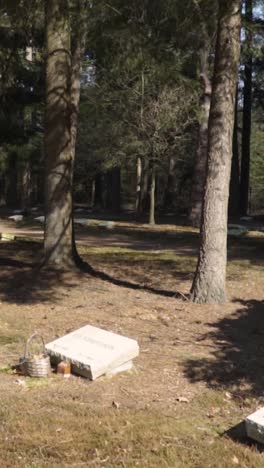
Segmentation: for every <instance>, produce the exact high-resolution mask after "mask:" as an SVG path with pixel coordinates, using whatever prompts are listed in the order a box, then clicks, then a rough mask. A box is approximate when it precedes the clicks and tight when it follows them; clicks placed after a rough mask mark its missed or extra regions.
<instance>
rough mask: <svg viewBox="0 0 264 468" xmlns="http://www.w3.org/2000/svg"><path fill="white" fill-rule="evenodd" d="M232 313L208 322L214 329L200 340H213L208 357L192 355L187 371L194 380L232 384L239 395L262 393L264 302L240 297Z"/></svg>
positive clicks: (230, 385) (221, 386)
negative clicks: (195, 357)
mask: <svg viewBox="0 0 264 468" xmlns="http://www.w3.org/2000/svg"><path fill="white" fill-rule="evenodd" d="M234 302H237V303H239V304H240V306H241V307H240V308H239V309H238V310H237V311H236V312H235V313H233V314H232V315H231V316H230V317H226V318H223V319H221V320H219V321H218V322H215V323H209V324H207V325H208V326H209V327H211V329H212V330H211V331H209V332H208V333H206V334H204V335H202V336H201V337H200V340H199V341H203V340H207V339H209V340H213V342H214V345H215V347H214V349H212V351H211V355H210V356H209V357H208V358H203V359H189V360H187V361H186V362H185V363H184V372H185V375H186V376H187V377H188V379H189V380H190V381H191V382H199V381H205V382H207V384H208V385H209V386H211V387H213V388H225V387H226V388H228V387H229V388H232V389H233V391H234V392H236V394H237V395H238V396H249V395H251V396H259V395H263V388H264V302H263V301H257V300H250V301H241V300H235V301H234Z"/></svg>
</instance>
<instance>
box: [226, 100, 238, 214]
mask: <svg viewBox="0 0 264 468" xmlns="http://www.w3.org/2000/svg"><path fill="white" fill-rule="evenodd" d="M237 105H238V98H237V93H236V104H235V118H234V132H233V155H232V165H231V179H230V188H229V193H230V195H229V207H228V213H229V215H230V216H239V196H240V193H239V176H240V170H239V144H238V118H237V117H238V116H237V112H238V109H237Z"/></svg>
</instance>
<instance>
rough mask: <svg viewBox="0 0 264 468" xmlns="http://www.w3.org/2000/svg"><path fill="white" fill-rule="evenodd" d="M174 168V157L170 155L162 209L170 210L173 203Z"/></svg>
mask: <svg viewBox="0 0 264 468" xmlns="http://www.w3.org/2000/svg"><path fill="white" fill-rule="evenodd" d="M175 167H176V156H175V154H174V155H173V154H171V155H170V157H169V167H168V178H167V186H166V189H165V195H164V202H163V207H164V208H165V209H172V208H173V204H174V202H175V199H174V198H175Z"/></svg>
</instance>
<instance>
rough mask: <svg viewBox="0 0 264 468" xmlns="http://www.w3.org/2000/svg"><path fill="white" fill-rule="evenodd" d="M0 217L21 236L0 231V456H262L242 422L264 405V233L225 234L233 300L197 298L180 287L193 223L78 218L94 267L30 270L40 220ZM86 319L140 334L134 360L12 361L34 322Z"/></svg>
mask: <svg viewBox="0 0 264 468" xmlns="http://www.w3.org/2000/svg"><path fill="white" fill-rule="evenodd" d="M0 226H1V227H0V231H1V230H2V231H4V230H5V231H6V232H7V231H11V230H12V229H13V230H14V231H16V235H17V236H18V239H17V240H14V241H10V242H3V241H2V242H1V243H0V265H1V271H0V398H1V406H0V466H1V467H28V468H29V467H42V466H43V467H44V466H47V467H67V466H69V467H70V466H74V467H78V466H95V467H97V466H98V467H101V466H103V467H117V466H121V467H134V466H140V467H156V466H157V467H158V466H161V467H201V468H202V467H230V466H240V467H263V466H264V453H262V449H261V447H259V446H257V445H256V444H253V443H250V442H249V441H248V440H247V439H246V437H245V433H244V426H243V424H241V423H242V421H243V419H244V418H245V417H246V416H247V415H248V414H250V413H251V412H253V411H255V410H256V409H257V408H259V407H260V406H263V404H264V391H263V389H264V303H263V298H264V293H263V290H264V281H263V280H264V262H263V250H264V249H263V245H264V235H263V233H261V232H251V233H250V235H249V236H246V237H244V238H241V239H230V241H229V248H228V256H229V263H228V284H227V287H228V294H229V302H228V303H227V304H225V305H219V306H218V305H217V306H216V305H214V306H212V305H203V306H201V305H194V304H192V303H190V302H188V300H186V299H187V294H188V291H189V288H190V285H191V281H192V277H193V272H194V269H195V264H196V256H197V246H198V234H197V232H196V231H195V230H194V229H191V228H187V227H184V226H182V227H180V226H178V227H173V226H166V225H163V226H157V227H154V228H153V229H150V228H149V227H148V226H144V225H136V224H131V223H117V224H116V226H115V229H114V230H112V231H107V230H104V229H100V228H98V227H91V228H89V229H88V228H79V230H78V233H77V239H78V247H79V251H80V253H81V255H82V258H83V259H84V260H86V261H87V262H88V263H89V264H90V265H91V266H92V267H93V269H94V272H93V274H92V275H89V274H84V273H78V272H71V273H67V274H65V273H64V274H62V273H59V272H56V273H54V272H53V273H52V272H48V271H41V272H39V271H38V270H37V269H36V268H33V269H32V265H36V264H37V261H38V259H39V258H40V255H41V248H42V244H41V240H40V238H41V229H40V228H38V227H36V226H35V227H34V226H31V225H28V226H24V225H23V226H22V227H21V226H20V227H18V228H14V227H13V228H12V226H13V225H11V224H9V223H7V222H6V221H5V222H1V221H0ZM22 231H26V232H24V234H23V235H22V234H21V232H22ZM36 231H38V234H37V235H36ZM32 232H33V234H32ZM34 232H35V236H34ZM86 324H91V325H95V326H99V327H101V328H104V329H106V330H109V331H113V332H117V333H120V334H123V335H125V336H129V337H131V338H134V339H136V340H138V342H139V346H140V355H139V357H138V358H137V359H136V361H135V366H134V369H133V370H132V371H129V372H125V373H122V374H119V375H117V376H114V377H112V378H106V377H103V378H100V379H98V380H96V381H95V382H92V383H91V382H89V381H87V380H85V379H82V378H78V377H75V376H72V377H71V378H70V379H69V380H66V379H63V378H60V377H59V376H57V375H56V374H52V375H51V376H50V377H49V378H48V379H43V380H42V379H40V380H37V379H30V378H25V377H24V376H20V375H18V374H17V373H15V372H14V371H13V370H12V366H13V365H15V364H17V362H18V360H19V358H20V357H21V356H22V355H23V352H24V343H25V340H26V339H27V338H28V337H29V336H30V335H31V334H32V333H33V332H34V331H38V332H39V333H40V334H41V335H42V336H43V337H44V339H45V341H51V340H53V339H55V338H56V337H59V336H61V335H64V334H65V333H67V332H69V331H72V330H75V329H77V328H79V327H81V326H84V325H86Z"/></svg>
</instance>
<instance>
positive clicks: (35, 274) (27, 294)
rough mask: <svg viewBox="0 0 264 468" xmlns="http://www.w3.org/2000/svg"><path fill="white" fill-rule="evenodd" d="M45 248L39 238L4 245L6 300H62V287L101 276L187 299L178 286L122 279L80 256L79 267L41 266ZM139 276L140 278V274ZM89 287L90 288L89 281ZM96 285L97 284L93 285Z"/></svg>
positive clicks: (0, 251)
mask: <svg viewBox="0 0 264 468" xmlns="http://www.w3.org/2000/svg"><path fill="white" fill-rule="evenodd" d="M41 252H42V248H41V245H40V244H39V243H38V242H33V241H31V242H29V241H19V242H17V243H16V244H14V243H8V244H5V245H1V246H0V265H1V266H2V270H1V272H0V298H1V300H2V301H4V302H9V303H16V304H34V303H40V302H42V303H44V302H50V301H53V302H55V301H59V300H60V297H61V295H62V294H64V293H63V291H62V290H59V288H65V289H69V290H70V289H71V288H74V287H75V286H77V284H78V283H79V282H80V281H81V280H83V279H84V278H85V275H86V278H87V279H89V280H93V279H94V280H101V281H103V282H106V283H111V284H114V285H116V286H120V287H124V288H128V289H134V290H142V291H147V292H149V293H151V294H156V295H160V296H165V297H175V298H182V299H186V298H185V296H184V295H183V294H181V293H180V292H178V291H176V290H171V291H168V290H166V289H165V288H164V289H162V288H157V287H152V286H150V285H146V284H144V283H142V282H139V283H137V282H134V281H133V280H135V278H133V279H132V281H131V278H130V276H129V279H118V278H116V277H114V276H112V275H111V274H108V273H105V272H104V271H99V270H98V269H95V268H93V267H92V266H90V265H89V264H88V263H86V262H85V261H82V260H80V265H79V268H80V269H78V268H76V270H74V269H73V270H71V271H68V272H64V271H60V270H58V269H55V270H53V269H49V268H39V264H40V263H39V262H40V259H41ZM138 279H139V278H138ZM86 288H89V285H88V283H87V285H86ZM93 288H94V285H93Z"/></svg>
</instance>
